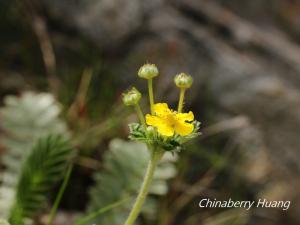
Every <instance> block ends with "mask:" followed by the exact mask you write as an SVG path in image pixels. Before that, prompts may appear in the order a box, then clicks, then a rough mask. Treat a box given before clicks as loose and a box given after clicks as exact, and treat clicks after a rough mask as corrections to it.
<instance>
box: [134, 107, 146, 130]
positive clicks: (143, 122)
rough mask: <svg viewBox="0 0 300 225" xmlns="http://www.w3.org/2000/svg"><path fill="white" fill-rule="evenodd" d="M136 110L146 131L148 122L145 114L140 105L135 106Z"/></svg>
mask: <svg viewBox="0 0 300 225" xmlns="http://www.w3.org/2000/svg"><path fill="white" fill-rule="evenodd" d="M135 110H136V113H137V115H138V117H139V120H140V122H141V124H142V125H143V127H144V129H145V130H146V128H147V126H146V122H145V117H144V114H143V112H142V110H141V107H140V105H139V104H136V105H135Z"/></svg>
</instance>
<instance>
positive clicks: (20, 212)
mask: <svg viewBox="0 0 300 225" xmlns="http://www.w3.org/2000/svg"><path fill="white" fill-rule="evenodd" d="M70 156H71V147H70V144H69V142H68V141H67V140H66V139H65V138H63V137H62V136H61V135H49V136H46V137H44V138H41V139H39V141H38V142H37V144H36V145H35V146H33V149H32V151H31V154H30V155H29V156H28V158H27V159H26V161H25V162H24V164H23V167H22V170H21V171H22V172H21V175H20V178H19V182H18V185H17V187H16V197H15V201H14V203H13V206H12V208H11V212H10V217H9V221H11V222H12V224H14V225H18V224H23V219H24V218H31V217H32V216H33V215H34V214H35V213H36V212H38V211H39V210H40V209H41V208H42V207H43V206H44V205H45V202H46V196H47V193H48V192H49V190H50V189H51V187H52V186H53V184H55V182H57V181H58V180H59V179H60V178H61V177H62V175H63V171H64V170H65V168H66V165H67V162H68V161H69V159H70Z"/></svg>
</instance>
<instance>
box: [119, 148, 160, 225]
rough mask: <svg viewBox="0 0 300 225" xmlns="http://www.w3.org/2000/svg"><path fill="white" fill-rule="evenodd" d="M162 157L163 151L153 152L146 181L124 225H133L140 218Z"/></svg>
mask: <svg viewBox="0 0 300 225" xmlns="http://www.w3.org/2000/svg"><path fill="white" fill-rule="evenodd" d="M161 157H162V152H161V151H153V153H152V157H151V159H150V161H149V163H148V167H147V170H146V173H145V176H144V181H143V183H142V186H141V188H140V191H139V194H138V196H137V198H136V200H135V203H134V205H133V207H132V209H131V211H130V214H129V216H128V218H127V220H126V222H125V223H124V225H132V224H133V223H134V221H135V220H136V218H137V217H138V215H139V213H140V211H141V209H142V206H143V204H144V201H145V199H146V197H147V194H148V191H149V187H150V184H151V181H152V179H153V175H154V171H155V168H156V165H157V163H158V161H159V160H160V159H161Z"/></svg>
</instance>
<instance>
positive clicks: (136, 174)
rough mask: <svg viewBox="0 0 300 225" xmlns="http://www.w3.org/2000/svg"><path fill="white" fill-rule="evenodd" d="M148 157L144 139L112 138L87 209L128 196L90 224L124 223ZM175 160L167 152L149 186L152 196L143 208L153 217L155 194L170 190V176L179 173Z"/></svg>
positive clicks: (163, 193) (94, 208)
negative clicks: (124, 201) (135, 140)
mask: <svg viewBox="0 0 300 225" xmlns="http://www.w3.org/2000/svg"><path fill="white" fill-rule="evenodd" d="M149 158H150V156H149V152H148V150H147V148H146V146H145V145H144V144H142V143H136V142H128V141H123V140H120V139H115V140H113V141H111V143H110V145H109V151H107V152H106V153H105V155H104V159H103V169H102V170H101V171H97V172H95V174H94V180H95V185H94V186H93V187H92V188H91V189H90V202H89V204H88V211H89V212H93V211H96V210H97V209H100V208H103V207H105V206H106V205H109V204H111V203H113V202H116V201H118V200H120V199H124V198H128V199H129V200H128V202H126V203H124V204H123V205H121V206H119V207H118V208H115V209H113V210H111V211H109V212H107V213H106V214H105V215H104V216H101V217H98V218H96V219H95V220H94V221H93V222H90V223H88V224H93V223H95V224H101V225H111V224H114V225H122V223H124V221H125V219H126V217H127V216H128V213H129V211H130V208H131V206H132V204H133V201H134V199H135V197H136V195H137V193H138V191H139V188H140V185H141V183H142V180H143V176H144V173H145V170H146V167H147V164H148V160H149ZM174 160H175V158H174V156H172V155H171V154H168V153H167V154H166V155H165V157H164V158H163V159H162V160H161V162H160V164H159V165H158V167H157V170H156V172H155V175H154V179H153V182H152V185H151V187H150V192H149V194H150V196H148V198H147V200H146V202H145V205H144V207H143V210H142V213H143V214H144V215H145V216H149V217H150V216H151V217H153V213H156V211H155V209H156V208H157V207H156V206H157V203H158V202H157V198H154V196H162V195H165V194H166V193H167V191H168V186H167V180H168V179H170V178H172V177H174V176H175V175H176V168H175V166H174V164H173V162H174Z"/></svg>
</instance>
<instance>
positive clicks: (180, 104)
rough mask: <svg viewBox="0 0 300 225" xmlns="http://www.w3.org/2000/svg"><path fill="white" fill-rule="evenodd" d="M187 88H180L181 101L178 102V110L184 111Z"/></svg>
mask: <svg viewBox="0 0 300 225" xmlns="http://www.w3.org/2000/svg"><path fill="white" fill-rule="evenodd" d="M184 94H185V88H180V95H179V102H178V110H177V111H178V112H179V113H181V112H182V108H183V101H184Z"/></svg>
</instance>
